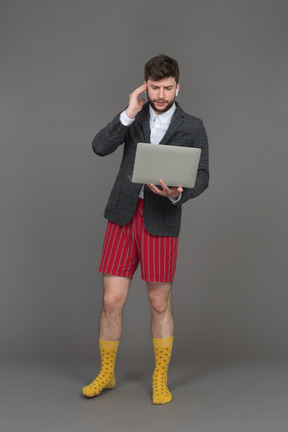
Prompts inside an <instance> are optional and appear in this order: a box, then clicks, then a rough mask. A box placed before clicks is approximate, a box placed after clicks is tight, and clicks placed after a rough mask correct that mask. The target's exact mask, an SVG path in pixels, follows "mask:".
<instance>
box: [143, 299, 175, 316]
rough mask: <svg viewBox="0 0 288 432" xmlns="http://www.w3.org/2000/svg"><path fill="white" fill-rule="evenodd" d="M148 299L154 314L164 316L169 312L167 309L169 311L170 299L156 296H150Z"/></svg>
mask: <svg viewBox="0 0 288 432" xmlns="http://www.w3.org/2000/svg"><path fill="white" fill-rule="evenodd" d="M148 299H149V303H150V306H151V309H152V312H155V313H158V314H163V313H165V312H166V311H167V309H169V305H170V302H169V299H168V298H165V297H163V296H159V295H155V294H150V295H149V296H148Z"/></svg>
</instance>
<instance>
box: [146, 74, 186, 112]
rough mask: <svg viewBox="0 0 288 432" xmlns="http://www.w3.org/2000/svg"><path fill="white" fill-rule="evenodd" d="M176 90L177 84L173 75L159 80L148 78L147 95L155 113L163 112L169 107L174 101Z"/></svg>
mask: <svg viewBox="0 0 288 432" xmlns="http://www.w3.org/2000/svg"><path fill="white" fill-rule="evenodd" d="M176 90H179V84H176V81H175V78H174V77H170V78H163V79H162V80H159V81H152V80H150V79H148V81H147V97H148V101H149V103H150V105H151V108H152V109H153V110H154V111H155V113H156V114H163V113H164V112H166V111H168V110H169V109H170V108H171V106H172V105H173V103H174V101H175V97H176Z"/></svg>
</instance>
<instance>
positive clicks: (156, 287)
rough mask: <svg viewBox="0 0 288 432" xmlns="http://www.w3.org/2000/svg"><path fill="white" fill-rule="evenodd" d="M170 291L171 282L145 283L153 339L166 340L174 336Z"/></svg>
mask: <svg viewBox="0 0 288 432" xmlns="http://www.w3.org/2000/svg"><path fill="white" fill-rule="evenodd" d="M171 291H172V283H171V282H147V295H148V300H149V303H150V307H151V314H152V337H153V338H167V337H171V336H173V334H174V319H173V314H172V305H171Z"/></svg>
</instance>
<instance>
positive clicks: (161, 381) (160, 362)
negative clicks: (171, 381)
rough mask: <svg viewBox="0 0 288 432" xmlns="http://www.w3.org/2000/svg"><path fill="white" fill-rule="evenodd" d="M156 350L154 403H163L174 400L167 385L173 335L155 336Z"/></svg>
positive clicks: (153, 386) (153, 387)
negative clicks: (166, 336) (167, 336)
mask: <svg viewBox="0 0 288 432" xmlns="http://www.w3.org/2000/svg"><path fill="white" fill-rule="evenodd" d="M153 345H154V352H155V370H154V373H153V385H152V391H153V404H155V405H163V404H166V403H168V402H171V400H172V394H171V393H170V391H169V390H168V387H167V378H168V377H167V372H168V366H169V363H170V358H171V352H172V345H173V336H172V337H169V338H153Z"/></svg>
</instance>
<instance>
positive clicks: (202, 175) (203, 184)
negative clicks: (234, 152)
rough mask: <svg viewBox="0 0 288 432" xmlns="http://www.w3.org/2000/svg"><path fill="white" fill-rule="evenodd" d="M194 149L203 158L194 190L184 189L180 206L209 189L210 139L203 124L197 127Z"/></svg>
mask: <svg viewBox="0 0 288 432" xmlns="http://www.w3.org/2000/svg"><path fill="white" fill-rule="evenodd" d="M192 146H193V147H198V148H200V149H201V156H200V161H199V167H198V172H197V177H196V182H195V186H194V188H184V190H183V193H182V197H181V199H180V201H179V203H177V204H175V205H177V206H180V205H181V204H184V203H185V202H186V201H188V200H189V199H191V198H196V197H197V196H198V195H200V194H201V193H202V192H204V190H205V189H206V188H207V187H208V184H209V154H208V139H207V133H206V130H205V127H204V125H203V122H202V121H200V123H199V124H198V125H197V129H196V133H195V136H194V140H193V144H192Z"/></svg>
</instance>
